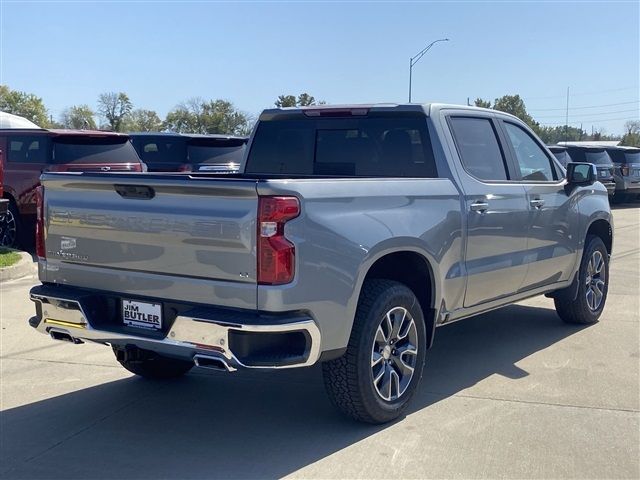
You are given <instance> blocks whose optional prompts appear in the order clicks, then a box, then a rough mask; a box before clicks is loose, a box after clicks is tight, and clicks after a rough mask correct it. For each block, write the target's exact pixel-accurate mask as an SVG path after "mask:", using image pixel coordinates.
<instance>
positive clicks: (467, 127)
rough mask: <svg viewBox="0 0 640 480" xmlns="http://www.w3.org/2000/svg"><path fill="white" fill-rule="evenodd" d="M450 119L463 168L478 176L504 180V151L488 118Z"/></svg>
mask: <svg viewBox="0 0 640 480" xmlns="http://www.w3.org/2000/svg"><path fill="white" fill-rule="evenodd" d="M450 122H451V130H452V131H453V137H454V139H455V142H456V146H457V147H458V152H459V153H460V159H461V160H462V164H463V165H464V168H465V170H466V171H467V172H469V173H470V174H471V175H473V176H474V177H476V178H478V179H480V180H507V179H508V177H507V169H506V166H505V161H504V155H503V154H502V150H501V149H500V144H499V143H498V137H497V135H496V132H495V130H494V128H493V124H492V122H491V120H489V119H488V118H473V117H451V118H450Z"/></svg>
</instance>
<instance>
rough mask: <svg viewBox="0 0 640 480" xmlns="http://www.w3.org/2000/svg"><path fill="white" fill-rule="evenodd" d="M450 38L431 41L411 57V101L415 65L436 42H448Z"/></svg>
mask: <svg viewBox="0 0 640 480" xmlns="http://www.w3.org/2000/svg"><path fill="white" fill-rule="evenodd" d="M448 41H449V39H448V38H440V39H438V40H434V41H433V42H431V43H430V44H429V45H427V46H426V47H424V48H423V49H422V50H421V51H420V52H419V53H418V54H417V55H415V56H413V57H411V58H410V59H409V103H411V76H412V73H413V66H414V65H415V64H416V63H418V62H419V61H420V59H421V58H422V57H424V54H425V53H427V52H428V51H429V50H430V49H431V47H433V46H434V45H435V44H436V43H438V42H448Z"/></svg>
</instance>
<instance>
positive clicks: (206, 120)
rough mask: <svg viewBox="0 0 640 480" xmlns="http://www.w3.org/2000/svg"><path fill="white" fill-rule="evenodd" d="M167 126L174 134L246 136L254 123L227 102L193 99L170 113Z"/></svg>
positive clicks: (166, 122) (166, 121)
mask: <svg viewBox="0 0 640 480" xmlns="http://www.w3.org/2000/svg"><path fill="white" fill-rule="evenodd" d="M165 124H166V127H167V128H168V129H169V130H170V131H172V132H181V133H219V134H229V135H246V134H248V133H249V132H250V131H251V126H252V121H251V118H250V117H249V116H248V115H247V114H246V113H243V112H241V111H239V110H237V109H236V108H235V106H234V105H233V104H232V103H231V102H228V101H226V100H220V99H218V100H208V101H205V100H203V99H201V98H193V99H191V100H188V101H187V102H185V103H182V104H180V105H178V106H177V107H176V108H174V109H173V110H172V111H170V112H169V113H168V114H167V118H166V120H165Z"/></svg>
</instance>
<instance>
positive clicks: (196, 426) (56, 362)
mask: <svg viewBox="0 0 640 480" xmlns="http://www.w3.org/2000/svg"><path fill="white" fill-rule="evenodd" d="M614 217H615V244H614V256H613V262H612V265H611V284H610V289H609V298H608V302H607V307H606V310H605V312H604V315H603V317H602V319H601V321H600V322H599V323H598V324H596V325H593V326H588V327H581V326H568V325H565V324H563V323H562V322H561V321H560V319H559V318H558V317H557V316H556V314H555V311H554V310H553V302H552V301H551V300H549V299H546V298H544V297H538V298H535V299H531V300H528V301H525V302H521V303H519V304H517V305H514V306H511V307H507V308H504V309H502V310H499V311H496V312H492V313H490V314H486V315H481V316H478V317H475V318H473V319H469V320H466V321H463V322H459V323H456V324H453V325H449V326H446V327H443V328H441V329H439V330H438V332H437V334H436V342H435V346H434V348H433V350H432V351H430V352H429V354H428V356H427V367H426V372H425V376H424V378H423V383H422V385H421V388H420V390H419V392H418V395H417V397H416V398H415V399H414V401H413V404H412V408H411V410H410V411H409V413H408V415H407V416H406V417H405V418H403V419H401V420H399V421H397V422H395V423H393V424H390V425H386V426H378V427H374V426H368V425H361V424H358V423H355V422H353V421H350V420H346V419H344V418H342V417H341V416H339V415H338V414H337V413H336V412H335V411H334V410H333V408H332V407H331V405H330V404H329V402H328V400H327V398H326V396H325V394H324V389H323V385H322V377H321V374H320V371H319V370H318V369H317V368H314V369H312V370H311V371H290V372H276V373H260V374H256V373H253V372H252V373H238V374H218V373H209V372H205V371H199V370H197V369H194V370H193V371H192V372H191V373H190V374H189V375H187V376H186V377H184V378H182V379H179V380H176V381H171V382H165V383H154V382H149V381H145V380H141V379H138V378H135V377H133V376H131V375H130V374H129V373H128V372H126V371H125V370H124V369H123V368H121V367H120V366H119V364H117V362H116V361H115V359H114V357H113V355H112V353H111V351H110V349H108V348H106V347H102V346H98V345H79V346H74V345H71V344H68V343H62V342H54V341H52V340H50V339H49V338H48V337H46V336H44V335H40V334H37V333H36V332H34V331H33V330H32V329H31V328H30V327H29V326H28V325H27V319H28V318H29V316H31V315H32V314H33V313H32V312H33V306H32V304H31V302H30V301H28V299H27V298H28V297H27V292H28V290H29V288H30V287H31V286H32V285H33V284H34V283H36V280H34V279H28V280H18V281H14V282H8V283H4V284H2V285H1V288H0V314H1V315H0V316H1V321H0V322H1V328H2V330H1V342H0V348H1V351H0V359H1V364H0V373H1V398H0V400H1V410H2V413H1V416H0V442H1V443H0V478H3V479H4V478H265V477H266V478H273V477H292V478H639V477H640V460H639V459H640V452H639V449H640V447H639V445H640V385H639V384H640V368H639V364H640V295H639V294H640V208H638V206H637V204H636V205H635V206H632V205H623V206H620V207H617V208H616V209H615V211H614Z"/></svg>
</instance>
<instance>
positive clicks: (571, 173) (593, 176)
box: [567, 162, 598, 186]
mask: <svg viewBox="0 0 640 480" xmlns="http://www.w3.org/2000/svg"><path fill="white" fill-rule="evenodd" d="M596 180H598V171H597V170H596V166H595V165H594V164H593V163H573V162H570V163H567V184H568V185H571V186H578V185H592V184H593V183H594V182H595V181H596Z"/></svg>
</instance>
